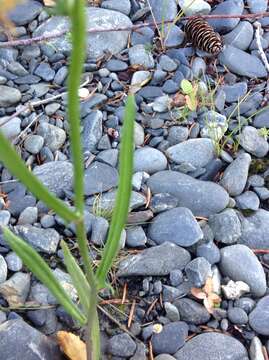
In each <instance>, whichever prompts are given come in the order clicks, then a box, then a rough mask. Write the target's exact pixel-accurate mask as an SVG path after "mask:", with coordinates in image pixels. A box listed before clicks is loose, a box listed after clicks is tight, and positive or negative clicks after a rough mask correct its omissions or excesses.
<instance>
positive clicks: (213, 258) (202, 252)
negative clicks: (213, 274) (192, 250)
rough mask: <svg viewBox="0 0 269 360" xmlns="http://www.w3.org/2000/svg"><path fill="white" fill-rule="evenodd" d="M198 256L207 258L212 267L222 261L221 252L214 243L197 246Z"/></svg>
mask: <svg viewBox="0 0 269 360" xmlns="http://www.w3.org/2000/svg"><path fill="white" fill-rule="evenodd" d="M196 255H197V256H201V257H203V258H205V259H206V260H207V261H208V262H209V263H210V264H211V265H213V264H216V263H218V262H219V261H220V251H219V248H218V247H217V245H216V244H215V243H214V242H213V241H209V242H207V243H205V244H201V245H199V246H197V249H196Z"/></svg>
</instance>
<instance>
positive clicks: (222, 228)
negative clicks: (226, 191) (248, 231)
mask: <svg viewBox="0 0 269 360" xmlns="http://www.w3.org/2000/svg"><path fill="white" fill-rule="evenodd" d="M208 225H209V226H210V228H211V229H212V231H213V234H214V238H215V240H217V241H220V242H222V243H224V244H234V243H236V242H237V241H238V239H239V238H240V236H241V223H240V220H239V218H238V216H237V214H236V211H235V210H233V209H225V210H224V211H222V212H220V213H219V214H215V215H211V216H209V219H208Z"/></svg>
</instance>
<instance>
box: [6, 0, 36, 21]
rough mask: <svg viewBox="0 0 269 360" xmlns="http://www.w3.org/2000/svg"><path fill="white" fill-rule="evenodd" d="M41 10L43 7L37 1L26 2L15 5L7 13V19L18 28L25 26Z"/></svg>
mask: <svg viewBox="0 0 269 360" xmlns="http://www.w3.org/2000/svg"><path fill="white" fill-rule="evenodd" d="M42 9H43V6H42V5H41V4H40V3H39V2H38V1H32V0H30V1H29V0H28V1H25V2H23V3H22V4H18V5H16V7H15V8H14V9H12V10H11V11H10V12H9V14H8V17H9V19H10V20H11V21H12V22H13V23H15V24H16V25H18V26H21V25H27V24H29V23H30V22H31V21H32V20H34V19H35V18H36V17H37V16H38V15H39V14H40V13H41V11H42Z"/></svg>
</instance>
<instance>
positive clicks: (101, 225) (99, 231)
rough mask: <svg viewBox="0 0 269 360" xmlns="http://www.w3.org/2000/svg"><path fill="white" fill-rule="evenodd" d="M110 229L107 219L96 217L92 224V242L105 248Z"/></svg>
mask: <svg viewBox="0 0 269 360" xmlns="http://www.w3.org/2000/svg"><path fill="white" fill-rule="evenodd" d="M108 228H109V222H108V221H107V219H105V218H103V217H101V216H96V217H95V218H94V220H93V224H92V233H91V238H90V239H91V242H92V243H93V244H95V245H97V246H103V245H104V244H105V242H106V236H107V232H108Z"/></svg>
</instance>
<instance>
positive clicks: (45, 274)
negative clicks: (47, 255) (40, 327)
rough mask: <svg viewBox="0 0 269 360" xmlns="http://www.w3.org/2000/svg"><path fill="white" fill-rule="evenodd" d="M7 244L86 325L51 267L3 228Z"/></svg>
mask: <svg viewBox="0 0 269 360" xmlns="http://www.w3.org/2000/svg"><path fill="white" fill-rule="evenodd" d="M3 233H4V237H5V240H6V242H7V243H8V245H9V246H10V247H11V249H12V250H13V251H14V252H15V253H16V254H17V255H18V256H19V257H20V258H21V259H22V261H23V263H24V264H25V265H26V266H27V267H28V269H29V270H30V271H31V272H32V273H33V274H34V275H35V276H36V277H37V278H38V279H39V280H40V281H41V282H42V283H43V284H44V285H45V286H46V287H47V288H48V289H49V290H50V291H51V293H52V294H53V295H54V296H55V298H56V299H57V300H58V301H59V303H60V304H61V305H62V306H63V307H64V308H65V310H66V311H67V312H68V314H70V315H71V316H72V317H73V318H75V319H76V320H78V321H79V322H80V324H81V325H83V324H85V323H86V317H85V316H84V315H83V314H82V312H81V311H80V310H79V309H78V307H77V306H76V305H75V304H74V303H73V302H72V301H71V299H70V298H69V295H68V294H67V293H66V291H65V290H64V289H63V287H62V286H61V284H60V283H59V281H58V280H57V279H56V278H55V276H54V274H53V272H52V271H51V269H50V268H49V266H48V265H47V264H46V263H45V261H44V260H43V259H42V257H41V256H40V255H39V254H38V253H37V252H36V251H35V250H34V249H33V248H32V247H31V246H29V245H28V244H27V243H26V242H25V241H23V240H22V239H20V238H19V237H18V236H16V235H15V234H13V233H12V232H11V231H10V230H9V229H8V228H7V227H3Z"/></svg>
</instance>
